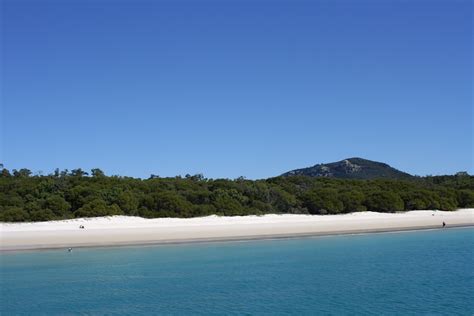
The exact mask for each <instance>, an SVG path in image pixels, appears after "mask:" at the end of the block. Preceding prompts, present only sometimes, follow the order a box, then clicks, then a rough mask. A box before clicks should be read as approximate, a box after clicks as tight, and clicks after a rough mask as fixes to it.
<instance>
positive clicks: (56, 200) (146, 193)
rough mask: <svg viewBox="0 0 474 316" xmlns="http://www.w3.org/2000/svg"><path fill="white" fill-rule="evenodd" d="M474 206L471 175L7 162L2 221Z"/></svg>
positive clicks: (1, 182)
mask: <svg viewBox="0 0 474 316" xmlns="http://www.w3.org/2000/svg"><path fill="white" fill-rule="evenodd" d="M467 207H474V177H473V176H469V175H467V174H458V175H453V176H434V177H431V176H430V177H416V178H414V179H410V180H393V179H376V180H347V179H334V178H314V177H308V176H294V177H276V178H270V179H265V180H246V179H245V178H238V179H234V180H230V179H207V178H205V177H204V176H203V175H200V174H198V175H186V176H185V177H181V176H178V177H174V178H160V177H158V176H154V175H152V176H150V178H149V179H139V178H131V177H121V176H106V175H105V174H104V172H102V171H101V170H100V169H92V170H91V171H90V172H89V173H88V172H85V171H84V170H82V169H74V170H71V171H68V170H63V171H60V170H58V169H56V170H55V171H54V173H52V174H50V175H32V173H31V171H30V170H28V169H20V170H12V171H11V172H10V171H9V170H7V169H2V171H1V174H0V221H3V222H28V221H47V220H59V219H71V218H78V217H96V216H108V215H132V216H141V217H146V218H156V217H195V216H207V215H212V214H216V215H225V216H237V215H250V214H252V215H263V214H269V213H273V214H274V213H293V214H323V215H325V214H340V213H349V212H363V211H374V212H401V211H408V210H417V209H438V210H446V211H452V210H455V209H457V208H467Z"/></svg>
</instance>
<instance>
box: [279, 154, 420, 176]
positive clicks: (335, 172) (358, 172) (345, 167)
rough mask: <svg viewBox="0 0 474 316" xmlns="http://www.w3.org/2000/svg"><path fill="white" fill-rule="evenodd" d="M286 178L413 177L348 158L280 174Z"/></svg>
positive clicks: (375, 164)
mask: <svg viewBox="0 0 474 316" xmlns="http://www.w3.org/2000/svg"><path fill="white" fill-rule="evenodd" d="M282 176H284V177H288V176H310V177H325V178H338V179H409V178H412V177H413V176H412V175H410V174H408V173H405V172H402V171H400V170H397V169H395V168H393V167H391V166H389V165H387V164H385V163H382V162H377V161H371V160H367V159H362V158H349V159H344V160H341V161H338V162H332V163H327V164H318V165H315V166H313V167H309V168H303V169H296V170H292V171H289V172H286V173H284V174H282Z"/></svg>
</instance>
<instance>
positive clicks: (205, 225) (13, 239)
mask: <svg viewBox="0 0 474 316" xmlns="http://www.w3.org/2000/svg"><path fill="white" fill-rule="evenodd" d="M443 222H445V223H446V225H447V228H450V227H459V226H473V225H474V209H462V210H457V211H455V212H443V211H432V210H425V211H411V212H406V213H396V214H387V213H374V212H360V213H351V214H344V215H326V216H319V215H292V214H284V215H265V216H238V217H219V216H208V217H200V218H190V219H179V218H160V219H144V218H140V217H128V216H112V217H99V218H81V219H74V220H64V221H52V222H38V223H1V224H0V251H10V250H29V249H50V248H67V247H87V246H114V245H117V246H118V245H134V244H137V245H138V244H166V243H186V242H201V241H226V240H245V239H263V238H282V237H297V236H312V235H314V236H317V235H331V234H352V233H369V232H384V231H400V230H416V229H432V228H441V227H442V223H443ZM81 225H83V226H84V229H80V228H79V226H81Z"/></svg>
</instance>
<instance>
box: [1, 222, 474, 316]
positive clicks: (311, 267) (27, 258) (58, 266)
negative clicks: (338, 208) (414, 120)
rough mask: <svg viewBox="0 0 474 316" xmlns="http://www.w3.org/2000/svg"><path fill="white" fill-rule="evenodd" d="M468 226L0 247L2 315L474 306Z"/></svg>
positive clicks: (450, 310) (399, 310)
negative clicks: (246, 239)
mask: <svg viewBox="0 0 474 316" xmlns="http://www.w3.org/2000/svg"><path fill="white" fill-rule="evenodd" d="M473 253H474V229H473V228H462V229H446V230H433V231H417V232H403V233H384V234H367V235H349V236H329V237H317V238H302V239H286V240H262V241H251V242H229V243H208V244H191V245H174V246H148V247H124V248H89V249H74V250H73V252H72V253H68V252H67V251H65V250H56V251H38V252H19V253H9V254H2V255H1V262H0V266H1V278H0V288H1V302H0V303H1V310H0V311H1V314H2V315H12V314H15V315H18V314H45V315H46V314H47V315H51V314H70V313H83V314H89V315H94V314H128V315H130V314H204V315H209V314H235V315H237V314H238V315H241V314H246V315H253V314H268V315H270V314H271V315H275V314H298V315H303V314H306V315H309V314H373V315H379V314H399V315H400V314H403V315H407V314H431V315H432V314H438V315H439V314H445V315H472V314H473V313H474V303H473V300H472V297H473V293H474V272H473V270H474V269H473V267H474V260H473Z"/></svg>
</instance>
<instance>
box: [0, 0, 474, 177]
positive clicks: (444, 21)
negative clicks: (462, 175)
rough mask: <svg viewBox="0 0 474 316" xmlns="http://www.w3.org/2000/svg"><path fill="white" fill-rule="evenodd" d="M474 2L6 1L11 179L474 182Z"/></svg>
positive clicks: (6, 144) (5, 144) (5, 134)
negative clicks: (363, 162)
mask: <svg viewBox="0 0 474 316" xmlns="http://www.w3.org/2000/svg"><path fill="white" fill-rule="evenodd" d="M472 11H473V4H472V1H470V0H466V1H458V0H446V1H437V0H433V1H431V0H430V1H428V0H422V1H420V0H393V1H384V0H373V1H363V0H362V1H352V0H347V1H342V0H336V1H329V0H320V1H317V0H314V1H300V0H296V1H295V0H288V1H248V0H241V1H230V0H224V1H199V0H192V1H182V0H177V1H171V0H170V1H160V0H158V1H137V0H133V1H132V0H129V1H111V0H108V1H107V0H102V1H101V0H94V1H91V0H81V1H63V0H61V1H59V0H58V1H46V0H45V1H40V0H34V1H24V0H2V49H1V52H2V78H1V79H2V83H1V85H2V106H1V107H2V112H1V115H2V117H1V125H2V126H1V130H2V136H1V140H2V144H1V155H0V159H1V160H0V161H2V162H3V163H4V164H5V167H7V168H9V169H12V168H21V167H27V168H30V169H32V170H33V171H40V170H41V171H43V172H44V173H48V172H51V171H52V170H53V169H54V168H56V167H58V168H61V169H63V168H68V169H71V168H76V167H82V168H84V169H90V168H93V167H99V168H101V169H103V170H104V171H105V172H106V173H107V174H120V175H128V176H135V177H148V176H149V175H150V174H151V173H154V174H158V175H161V176H175V175H178V174H182V175H184V174H186V173H190V174H194V173H204V175H205V176H207V177H213V178H217V177H229V178H235V177H238V176H246V177H247V178H251V179H253V178H265V177H270V176H275V175H278V174H281V173H282V172H285V171H288V170H290V169H295V168H299V167H306V166H310V165H314V164H316V163H321V162H331V161H337V160H341V159H343V158H348V157H354V156H359V157H364V158H368V159H372V160H378V161H383V162H387V163H389V164H391V165H392V166H394V167H396V168H399V169H402V170H404V171H407V172H410V173H413V174H418V175H426V174H452V173H454V172H456V171H460V170H467V171H469V172H470V173H474V168H473V144H472V143H473V128H472V125H473V110H472V108H473V99H472V89H473V80H472V71H473V62H472V58H473V56H472V45H471V39H472Z"/></svg>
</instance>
